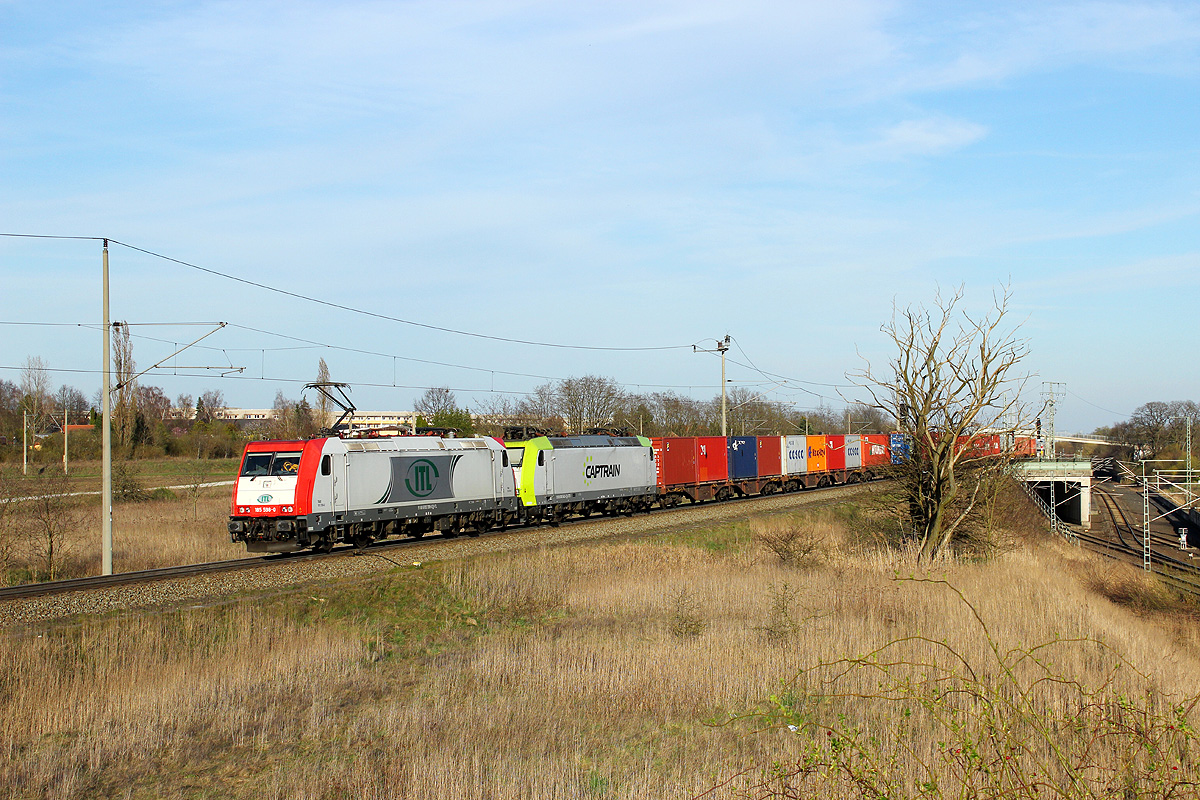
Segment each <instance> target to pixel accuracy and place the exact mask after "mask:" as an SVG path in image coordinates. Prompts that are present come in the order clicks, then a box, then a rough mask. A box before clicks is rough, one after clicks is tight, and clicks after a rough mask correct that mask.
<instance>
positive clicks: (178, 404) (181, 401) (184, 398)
mask: <svg viewBox="0 0 1200 800" xmlns="http://www.w3.org/2000/svg"><path fill="white" fill-rule="evenodd" d="M193 402H194V398H193V397H192V396H191V395H190V394H181V395H179V397H177V398H175V410H176V411H177V412H178V413H179V416H180V418H182V419H188V418H189V417H191V416H192V413H193V412H194V411H195V410H196V407H195V406H194V405H193Z"/></svg>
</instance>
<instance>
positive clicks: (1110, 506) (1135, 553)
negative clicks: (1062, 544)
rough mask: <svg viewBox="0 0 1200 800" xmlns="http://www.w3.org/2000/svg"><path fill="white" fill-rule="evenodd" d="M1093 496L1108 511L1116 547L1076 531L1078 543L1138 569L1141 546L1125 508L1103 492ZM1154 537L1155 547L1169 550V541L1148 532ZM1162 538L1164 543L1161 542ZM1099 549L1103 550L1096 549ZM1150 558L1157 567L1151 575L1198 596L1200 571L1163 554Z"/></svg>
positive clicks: (1157, 552)
mask: <svg viewBox="0 0 1200 800" xmlns="http://www.w3.org/2000/svg"><path fill="white" fill-rule="evenodd" d="M1096 493H1097V494H1099V495H1100V497H1101V499H1102V500H1103V501H1104V507H1105V509H1106V510H1107V511H1108V514H1109V517H1110V519H1111V520H1112V524H1113V530H1114V532H1115V533H1116V535H1117V538H1118V539H1119V540H1120V544H1119V546H1117V547H1116V548H1113V547H1112V546H1111V543H1110V542H1109V541H1108V540H1107V539H1102V538H1101V537H1098V536H1096V535H1094V534H1090V533H1086V532H1080V533H1079V538H1080V541H1083V542H1087V543H1089V544H1091V545H1094V547H1093V548H1091V549H1094V550H1095V551H1096V552H1099V553H1100V554H1101V555H1104V556H1107V557H1109V558H1112V559H1115V560H1118V561H1125V562H1126V563H1129V564H1132V565H1134V566H1138V565H1140V564H1141V561H1142V543H1141V541H1138V540H1137V539H1136V533H1137V531H1135V529H1134V527H1133V525H1131V524H1130V522H1129V517H1128V515H1127V514H1126V512H1125V509H1124V508H1123V507H1122V506H1121V504H1120V501H1119V499H1118V498H1117V497H1116V496H1115V495H1114V494H1112V493H1111V492H1108V491H1106V490H1104V489H1097V490H1096ZM1122 529H1124V531H1127V532H1128V533H1129V534H1130V536H1131V537H1134V540H1135V542H1136V544H1135V545H1130V544H1129V543H1128V542H1127V541H1126V539H1125V534H1124V532H1123V530H1122ZM1156 536H1157V541H1156V542H1155V544H1156V545H1157V546H1159V547H1169V546H1170V545H1171V542H1170V540H1169V537H1163V536H1162V535H1161V534H1158V535H1156V534H1154V532H1153V530H1152V531H1151V540H1152V541H1153V540H1154V539H1155V537H1156ZM1164 538H1166V539H1167V540H1166V541H1164ZM1100 548H1103V549H1100ZM1153 555H1154V558H1155V561H1156V562H1157V564H1158V566H1159V568H1158V569H1157V570H1156V571H1155V573H1154V574H1155V575H1156V576H1157V577H1158V578H1159V579H1160V580H1162V581H1163V583H1166V584H1167V585H1169V586H1171V587H1172V588H1174V589H1176V590H1178V591H1181V592H1184V593H1186V594H1191V595H1200V569H1198V568H1197V567H1196V565H1194V564H1192V563H1191V562H1190V561H1184V560H1183V559H1180V558H1176V557H1175V556H1171V555H1167V554H1165V553H1163V552H1162V551H1161V550H1157V549H1156V550H1154V551H1153Z"/></svg>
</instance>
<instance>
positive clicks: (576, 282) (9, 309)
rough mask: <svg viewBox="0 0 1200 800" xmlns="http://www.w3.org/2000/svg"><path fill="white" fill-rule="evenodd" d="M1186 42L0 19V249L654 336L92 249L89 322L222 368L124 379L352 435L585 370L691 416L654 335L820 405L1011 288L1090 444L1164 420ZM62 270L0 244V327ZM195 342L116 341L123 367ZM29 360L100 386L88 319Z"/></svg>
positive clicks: (315, 6)
mask: <svg viewBox="0 0 1200 800" xmlns="http://www.w3.org/2000/svg"><path fill="white" fill-rule="evenodd" d="M1198 56H1200V6H1197V5H1196V4H1194V3H1122V2H1109V3H1052V2H1034V3H1019V2H1013V3H1004V4H987V5H985V4H962V3H893V2H883V3H877V2H842V3H816V2H814V3H806V2H769V1H766V0H764V1H763V2H738V3H731V2H722V3H716V2H702V1H701V0H691V1H690V2H654V1H653V0H642V2H637V3H622V2H607V3H581V2H446V1H445V0H439V1H438V2H361V3H357V2H346V3H334V2H322V3H303V2H286V3H271V2H254V1H253V0H244V1H243V2H155V3H126V2H107V3H58V2H36V3H34V2H4V1H3V0H0V231H2V232H6V233H32V234H54V235H67V236H106V237H111V238H113V239H115V240H118V241H120V242H123V243H127V244H130V245H134V246H135V247H138V248H143V249H145V250H149V251H153V252H155V253H160V254H163V255H166V256H169V257H171V258H174V259H178V260H181V261H184V262H188V263H190V264H194V265H197V266H201V267H204V268H206V269H210V270H215V271H218V272H222V273H226V274H229V275H233V276H237V277H241V278H244V279H246V280H250V281H255V282H258V283H262V284H267V285H270V286H274V287H279V288H282V289H285V290H288V291H291V292H294V293H296V294H300V295H305V296H311V297H319V298H322V299H325V300H328V301H330V302H332V303H336V304H339V305H343V306H350V307H354V308H358V309H362V310H365V311H369V312H372V313H375V314H379V315H383V316H386V317H394V318H400V319H407V320H412V321H416V322H420V323H425V324H428V325H433V326H439V327H445V328H453V329H459V330H466V331H473V332H478V333H481V334H487V335H491V336H497V337H507V338H512V339H523V340H536V341H543V342H553V343H562V344H571V345H582V346H607V347H662V346H682V347H680V348H679V349H673V350H657V351H594V350H566V349H561V348H543V347H532V346H527V345H518V344H513V343H506V342H500V341H495V340H490V339H480V338H475V337H464V336H458V335H453V334H448V333H444V332H438V331H434V330H429V329H424V328H418V327H414V326H410V325H405V324H402V323H398V322H393V321H387V320H382V319H379V318H375V317H369V316H365V315H362V314H356V313H352V312H348V311H344V310H339V309H334V308H330V307H328V306H321V305H318V304H314V303H311V302H306V301H304V300H300V299H297V298H294V297H288V296H284V295H281V294H278V293H272V292H268V291H265V290H262V289H258V288H254V287H251V286H248V285H246V284H243V283H237V282H234V281H231V280H228V279H225V278H221V277H219V276H215V275H212V274H210V273H205V272H201V271H198V270H195V269H191V268H188V267H185V266H182V265H180V264H177V263H174V262H170V261H165V260H163V259H160V258H155V257H152V256H149V255H147V254H144V253H141V252H138V251H136V250H132V249H129V248H126V247H122V246H113V248H112V251H111V254H110V255H111V268H112V309H113V311H112V315H113V318H114V319H124V320H128V321H130V322H140V323H178V322H186V321H226V322H229V323H231V326H230V327H229V328H226V329H224V330H222V331H220V332H219V333H217V334H215V335H214V336H212V337H210V338H209V339H207V340H206V341H205V344H211V345H213V346H214V347H216V348H218V349H215V350H193V351H190V352H189V353H188V354H187V356H186V357H181V358H180V360H179V361H178V363H179V364H180V365H183V366H186V367H197V366H220V365H226V366H228V365H230V364H232V365H234V366H240V367H244V368H245V370H244V372H242V373H241V374H240V375H237V376H228V377H224V378H222V377H220V372H218V371H215V370H213V371H204V372H200V371H198V370H195V369H188V370H182V369H181V370H178V371H179V372H186V373H187V375H173V374H165V375H148V376H146V377H145V378H144V379H143V380H144V381H145V382H149V383H153V384H156V385H159V386H162V387H163V388H164V389H165V390H166V391H167V392H168V394H170V395H172V396H175V395H177V394H179V393H188V394H198V393H200V392H201V391H204V390H205V389H209V388H220V389H221V390H222V391H223V392H224V394H225V396H226V398H227V400H228V401H229V402H230V403H231V404H234V405H241V406H249V407H259V406H269V405H270V404H271V402H272V400H273V398H274V396H275V392H276V391H277V390H281V389H282V390H283V391H284V392H285V394H287V395H289V396H298V394H299V391H300V384H301V383H302V382H304V381H306V380H310V379H312V378H313V377H315V372H316V363H317V359H318V358H320V357H324V358H325V359H326V361H327V362H328V363H329V365H330V368H331V370H332V373H333V377H334V378H335V379H337V380H343V381H347V382H349V383H351V384H354V385H355V386H356V388H355V389H354V393H353V396H354V398H355V400H356V402H357V403H358V405H359V406H360V407H362V408H369V409H383V408H394V409H407V408H409V407H410V406H411V402H412V399H413V398H414V397H415V396H416V395H418V394H420V389H419V388H410V387H425V386H443V385H448V386H451V387H453V388H455V389H456V390H457V391H458V395H459V398H460V400H463V401H465V402H467V403H470V402H472V401H474V400H478V399H481V398H485V397H486V396H487V395H488V394H489V393H490V392H491V391H493V390H495V391H505V392H523V391H528V390H529V389H531V388H533V387H534V386H536V385H537V384H538V383H541V382H543V379H544V378H558V377H567V376H571V375H581V374H585V373H598V374H604V375H609V376H611V377H613V378H616V379H617V380H619V381H620V382H622V383H624V384H626V385H627V386H629V387H630V388H631V389H633V390H640V391H648V390H651V387H657V386H662V387H678V388H677V389H676V390H677V391H680V392H683V393H688V394H693V395H695V396H698V397H710V396H712V395H713V394H714V393H715V392H716V391H717V388H716V387H717V385H718V383H719V380H718V378H719V363H718V362H717V361H716V359H715V358H714V357H713V356H709V355H694V354H693V353H692V352H691V349H690V347H687V346H688V345H691V344H692V343H700V344H702V345H703V344H708V345H709V346H711V344H712V341H713V340H714V339H715V338H717V337H720V336H723V335H724V334H726V333H729V334H732V336H733V337H734V338H735V340H736V342H737V345H738V347H735V349H734V351H733V352H732V353H731V356H733V357H735V358H736V360H737V361H740V362H742V363H743V364H746V363H753V364H754V365H755V366H756V367H757V368H759V369H761V370H764V371H767V372H770V373H776V374H780V375H784V376H787V377H788V378H789V379H791V380H789V381H788V383H787V384H786V385H784V386H775V387H770V386H769V385H767V384H765V381H764V378H763V377H762V375H761V374H760V373H759V372H757V371H755V369H752V368H750V367H748V366H739V365H731V366H730V375H729V376H730V378H731V379H733V380H734V381H737V382H738V383H739V384H740V385H745V386H759V387H760V389H768V388H769V389H770V393H769V395H768V396H770V397H772V398H775V399H779V400H783V401H786V402H794V403H796V404H797V405H798V406H799V407H802V408H803V407H812V406H816V405H818V404H819V403H822V402H824V403H826V404H831V405H835V406H837V405H841V404H842V403H843V400H842V399H841V398H840V397H839V394H838V390H837V389H835V388H832V387H831V386H828V385H827V384H832V385H836V384H846V383H847V381H846V377H845V375H846V373H847V372H848V371H853V370H856V369H858V368H859V367H860V366H861V365H862V361H861V359H860V355H861V357H865V358H867V359H869V360H870V361H871V362H872V363H874V364H877V365H879V364H883V363H885V362H886V361H887V359H888V357H889V355H890V354H889V351H888V342H887V340H886V339H885V337H884V336H883V335H882V334H881V333H880V332H879V327H880V325H881V324H883V323H884V322H886V321H887V319H888V318H889V316H890V314H891V311H892V307H893V304H896V305H899V306H901V307H903V306H907V305H910V304H913V303H922V302H928V301H929V300H930V299H931V298H932V296H933V295H934V293H935V292H936V291H937V288H938V287H939V286H940V287H942V288H943V289H950V288H952V287H954V286H957V285H960V284H961V285H962V286H963V287H964V288H965V291H966V295H967V303H968V305H969V306H970V307H973V308H981V307H983V306H985V305H986V304H987V302H988V301H989V300H990V298H991V293H992V291H993V289H995V287H997V286H998V285H1000V284H1003V283H1010V284H1011V288H1012V292H1013V309H1012V313H1013V319H1014V320H1017V321H1022V329H1021V330H1022V333H1023V335H1025V336H1026V337H1028V339H1029V344H1030V348H1031V351H1032V352H1031V355H1030V357H1029V358H1028V360H1027V362H1026V366H1027V367H1028V370H1029V371H1030V372H1031V373H1033V377H1032V378H1031V383H1030V399H1031V400H1036V399H1037V395H1038V389H1040V382H1041V381H1061V382H1065V383H1066V384H1067V389H1068V391H1069V394H1068V395H1067V397H1066V398H1065V399H1064V400H1063V401H1062V403H1061V404H1060V406H1059V409H1058V420H1059V427H1060V429H1065V430H1090V429H1092V428H1094V427H1095V426H1097V425H1102V424H1108V423H1111V422H1113V421H1116V420H1118V419H1121V418H1123V417H1124V416H1126V415H1127V414H1128V413H1129V412H1130V411H1132V410H1133V409H1134V408H1135V407H1136V406H1138V405H1140V404H1141V403H1144V402H1146V401H1149V400H1174V399H1197V400H1200V379H1198V377H1197V370H1196V368H1195V367H1196V362H1195V357H1194V356H1193V355H1192V354H1191V352H1190V348H1189V347H1188V346H1187V343H1188V341H1189V338H1190V337H1189V333H1190V329H1191V325H1192V309H1193V308H1195V307H1196V305H1197V301H1198V300H1200V291H1198V283H1200V224H1198V223H1200V57H1198ZM99 276H100V247H99V244H98V243H97V242H93V241H71V240H27V239H11V238H0V278H2V279H3V284H2V285H3V288H2V289H0V321H3V322H59V323H95V322H97V321H98V320H99V319H100V298H99V285H100V281H99ZM235 326H236V327H235ZM247 328H255V329H257V330H259V331H267V332H269V333H258V332H255V331H250V330H247ZM198 331H199V329H197V328H193V327H179V326H164V327H157V326H155V327H150V326H147V327H139V328H138V329H136V332H137V333H138V335H139V336H140V337H146V338H139V339H137V340H135V356H136V357H137V360H138V362H139V364H140V365H141V366H149V365H150V364H152V363H154V361H156V360H158V359H159V358H161V357H163V356H165V355H166V354H167V353H169V352H170V351H171V349H173V348H172V346H171V342H182V341H187V340H188V339H190V338H194V337H195V336H197V335H199V332H198ZM274 334H282V335H284V336H290V337H298V338H301V339H305V340H308V341H311V342H316V343H319V344H321V345H332V346H333V347H318V346H315V345H314V346H308V345H305V344H304V343H301V342H296V341H294V340H292V339H286V338H282V337H281V336H278V335H274ZM285 348H286V349H285ZM295 348H303V349H295ZM346 348H348V349H346ZM353 350H366V351H370V353H372V354H377V355H371V354H365V353H358V352H352V351H353ZM30 355H36V356H41V357H42V358H43V359H45V360H46V361H47V362H48V363H49V364H50V366H51V367H52V368H55V369H59V370H79V372H65V371H64V372H61V373H56V374H55V376H54V382H55V383H56V384H57V383H70V384H72V385H75V386H77V387H79V388H81V389H83V390H84V391H85V392H86V393H88V394H89V395H90V394H91V393H92V392H94V391H95V389H96V387H98V385H99V378H98V376H97V375H96V374H95V370H96V369H97V368H98V363H99V360H100V335H99V333H98V332H97V331H96V330H94V329H91V328H86V327H71V326H67V327H55V328H47V327H31V326H12V325H4V326H0V367H19V366H20V365H21V364H22V363H23V362H24V360H25V358H26V357H27V356H30ZM392 356H396V357H408V358H418V359H424V360H427V361H439V362H444V363H447V364H455V365H461V367H470V368H471V369H464V368H461V367H446V366H438V365H433V364H427V363H420V362H414V361H403V360H400V358H395V359H393V358H392ZM509 373H520V374H509ZM193 375H199V377H191V376H193ZM0 377H4V378H7V379H9V380H17V379H18V378H19V372H18V371H16V370H12V369H0ZM802 381H807V382H809V383H802ZM393 384H394V385H395V388H394V387H393ZM842 392H843V393H844V394H846V395H848V396H851V397H854V396H857V393H856V392H855V391H854V390H853V389H843V390H842Z"/></svg>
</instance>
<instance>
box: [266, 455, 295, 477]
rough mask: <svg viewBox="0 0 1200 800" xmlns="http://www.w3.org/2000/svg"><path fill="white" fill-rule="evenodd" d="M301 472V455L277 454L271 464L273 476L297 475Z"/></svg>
mask: <svg viewBox="0 0 1200 800" xmlns="http://www.w3.org/2000/svg"><path fill="white" fill-rule="evenodd" d="M299 471H300V454H299V453H276V454H275V459H274V460H273V461H272V462H271V474H272V475H295V474H296V473H297V472H299Z"/></svg>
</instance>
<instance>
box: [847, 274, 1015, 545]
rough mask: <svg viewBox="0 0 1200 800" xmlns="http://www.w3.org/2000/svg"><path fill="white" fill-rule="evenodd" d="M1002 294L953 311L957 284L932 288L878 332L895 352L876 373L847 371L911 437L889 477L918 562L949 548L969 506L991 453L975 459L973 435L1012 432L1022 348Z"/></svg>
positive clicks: (1006, 293) (983, 481)
mask: <svg viewBox="0 0 1200 800" xmlns="http://www.w3.org/2000/svg"><path fill="white" fill-rule="evenodd" d="M1011 298H1012V295H1011V291H1010V290H1009V289H1008V288H1007V287H1005V288H1004V289H1002V290H1000V291H998V292H997V293H996V294H995V296H994V297H993V304H992V308H991V309H990V310H989V311H988V312H987V313H985V314H983V315H979V316H974V315H972V314H969V313H967V312H965V311H961V310H960V309H959V305H960V303H961V302H962V299H963V290H962V289H961V288H959V289H958V290H957V291H955V293H954V294H953V295H952V296H950V297H949V298H945V297H943V296H942V295H941V294H940V293H939V294H938V296H937V298H936V299H935V301H934V304H933V308H931V309H927V308H925V307H923V306H910V307H909V308H907V309H904V310H903V311H897V312H895V313H894V314H893V316H892V320H891V321H890V322H889V323H888V324H886V325H884V326H883V328H882V331H883V332H884V333H885V334H886V335H887V336H888V337H889V338H890V339H891V340H892V342H893V343H894V344H895V345H896V349H897V354H896V356H895V358H894V359H893V360H892V361H891V362H890V363H889V365H888V373H890V374H886V375H878V374H876V373H875V372H874V371H873V370H872V368H871V366H870V364H868V365H867V366H866V368H864V369H863V370H862V371H861V372H859V373H856V374H855V375H854V376H853V377H854V378H856V379H857V382H858V383H859V385H860V386H861V387H862V388H863V389H865V390H866V391H868V392H869V393H870V394H871V397H872V398H873V403H872V405H874V406H875V407H876V408H879V409H881V410H882V411H884V412H886V413H889V414H891V415H892V416H893V417H895V418H896V419H897V420H899V423H900V431H901V432H902V433H904V434H905V435H906V436H907V437H908V438H909V441H910V443H911V445H910V453H909V461H908V462H907V464H906V465H905V467H904V468H903V469H902V470H901V472H900V474H899V478H900V484H901V487H902V490H903V492H904V494H905V499H906V500H907V506H908V515H909V517H910V519H911V522H912V526H913V533H914V535H915V536H916V537H917V539H918V540H919V542H920V552H919V559H920V560H921V561H922V562H926V563H927V562H929V561H932V560H933V559H935V558H937V557H938V556H939V555H940V554H941V553H943V552H944V551H945V550H946V548H947V547H948V546H949V545H950V543H951V541H952V539H953V538H954V537H955V534H956V533H957V532H959V530H960V529H961V528H962V526H963V523H964V522H965V521H967V519H968V518H969V517H971V515H972V513H973V512H975V511H976V510H977V509H976V504H977V502H978V501H979V500H980V499H981V498H980V493H981V491H983V490H984V489H985V487H986V486H987V484H988V480H987V478H988V472H989V470H992V469H996V468H998V462H997V459H995V458H991V457H989V458H979V457H976V452H975V450H974V448H972V447H971V441H972V438H973V436H974V435H975V434H976V433H977V432H978V431H979V430H980V428H981V427H983V426H988V427H989V431H990V432H1006V431H1011V430H1013V429H1014V428H1015V427H1016V426H1017V425H1016V424H1015V423H1019V422H1020V420H1019V419H1013V416H1014V415H1018V416H1019V415H1020V409H1019V407H1018V402H1019V396H1020V391H1021V389H1022V388H1024V385H1025V381H1026V380H1027V376H1023V375H1018V374H1017V373H1016V371H1017V368H1018V366H1019V365H1020V363H1021V360H1022V359H1023V358H1024V357H1025V356H1026V355H1027V354H1028V352H1029V349H1028V345H1027V343H1026V342H1025V340H1023V339H1020V338H1018V337H1017V329H1016V326H1013V325H1011V324H1009V320H1008V312H1009V304H1010V302H1011Z"/></svg>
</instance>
